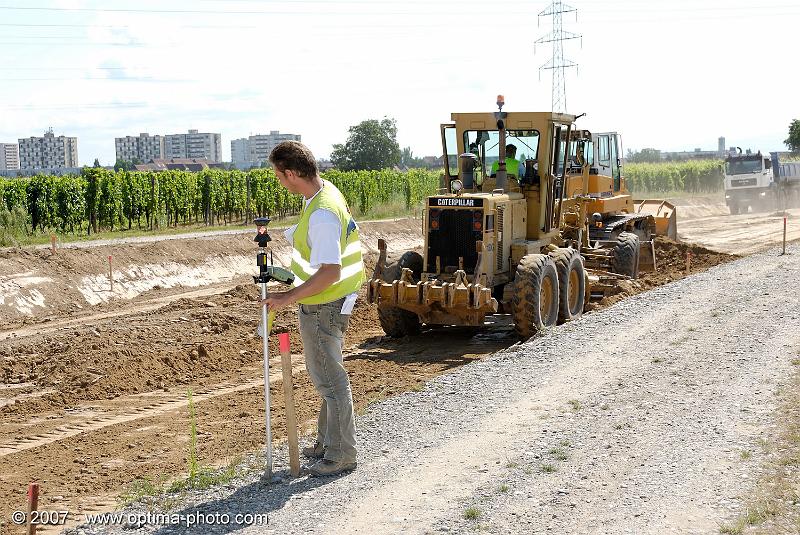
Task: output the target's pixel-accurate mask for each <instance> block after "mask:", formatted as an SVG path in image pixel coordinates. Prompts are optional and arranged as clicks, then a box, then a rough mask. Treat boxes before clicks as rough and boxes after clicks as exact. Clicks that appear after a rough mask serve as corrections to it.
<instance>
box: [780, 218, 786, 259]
mask: <svg viewBox="0 0 800 535" xmlns="http://www.w3.org/2000/svg"><path fill="white" fill-rule="evenodd" d="M781 254H782V255H784V254H786V216H783V252H782V253H781Z"/></svg>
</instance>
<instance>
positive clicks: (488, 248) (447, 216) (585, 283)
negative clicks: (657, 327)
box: [368, 96, 656, 338]
mask: <svg viewBox="0 0 800 535" xmlns="http://www.w3.org/2000/svg"><path fill="white" fill-rule="evenodd" d="M503 105H504V99H503V98H502V96H498V100H497V106H498V111H496V112H494V113H453V114H452V115H451V119H452V122H450V123H446V124H442V125H441V138H442V144H443V148H444V154H445V162H444V164H445V168H444V173H443V175H442V180H441V183H440V189H439V192H438V193H437V194H436V195H434V196H431V197H428V198H427V201H426V207H425V210H424V217H423V229H422V230H423V236H424V248H423V252H422V254H419V253H417V252H416V251H407V252H404V253H402V254H392V255H389V254H388V252H387V246H386V243H385V242H384V241H383V240H379V243H378V249H379V252H380V254H379V258H378V262H377V264H376V267H375V272H374V274H373V276H372V278H371V279H370V280H369V282H368V284H369V288H368V301H369V302H371V303H375V304H377V306H378V315H379V318H380V321H381V325H382V327H383V329H384V330H385V331H386V333H387V334H389V335H391V336H404V335H408V334H415V333H417V332H419V330H420V326H421V324H423V323H424V324H428V325H468V326H481V325H483V324H484V321H485V318H486V316H487V315H492V314H497V313H501V314H511V315H512V318H513V321H514V326H515V330H516V331H517V333H518V334H519V335H520V336H521V337H523V338H528V337H530V336H532V335H534V334H536V333H537V332H539V331H541V330H543V329H545V328H547V327H550V326H553V325H555V324H557V323H562V322H566V321H570V320H573V319H576V318H578V317H580V316H581V314H582V313H583V311H584V309H585V307H586V305H587V303H588V302H589V301H590V300H592V299H596V298H599V297H601V296H603V295H607V294H609V293H611V292H613V291H614V288H615V285H616V284H618V283H619V281H620V280H622V279H627V278H633V277H636V275H637V274H638V272H639V270H640V261H639V259H640V254H641V253H640V252H641V249H642V247H643V246H642V243H646V242H649V243H650V244H651V245H650V249H651V250H652V234H653V233H654V232H655V229H656V223H655V220H654V217H653V216H652V215H649V214H639V215H637V216H636V217H625V216H624V215H622V214H624V213H625V212H623V211H622V209H620V210H619V211H618V213H617V212H615V210H612V208H615V209H616V204H611V203H608V204H607V205H605V207H603V206H600V205H598V204H597V201H598V199H601V200H603V201H606V200H608V199H609V198H613V197H615V196H616V195H614V193H615V192H616V193H617V194H619V193H620V192H624V191H626V190H624V189H622V184H620V187H618V188H616V190H615V188H614V187H613V185H612V187H611V189H610V191H611V195H608V194H606V193H605V190H602V189H599V187H600V186H602V187H605V184H606V182H604V181H603V182H601V181H600V177H601V175H599V174H598V173H594V174H593V171H592V169H593V164H594V162H595V161H597V162H599V161H600V158H599V156H600V155H599V154H598V152H597V151H598V148H599V143H598V139H597V138H595V139H594V140H593V137H592V134H591V133H590V132H589V131H587V130H581V129H577V128H576V127H575V121H576V119H577V118H578V117H576V116H574V115H569V114H564V113H551V112H504V111H503ZM512 145H513V147H511V146H512ZM507 149H508V150H507ZM509 154H512V155H514V156H518V159H517V158H516V157H508V155H509ZM501 155H503V157H501ZM593 160H594V161H593ZM593 176H594V177H595V178H593ZM606 178H608V177H606ZM614 179H615V177H613V176H612V177H610V180H611V181H612V182H613V181H614ZM593 181H594V183H593ZM593 185H594V188H595V189H594V190H593V189H592V187H593ZM598 206H600V209H601V210H603V209H606V208H607V209H608V210H607V211H606V212H602V211H600V212H598V211H596V209H597V208H598ZM623 208H624V207H623ZM592 210H595V211H592ZM652 265H653V267H655V259H654V256H653V262H652Z"/></svg>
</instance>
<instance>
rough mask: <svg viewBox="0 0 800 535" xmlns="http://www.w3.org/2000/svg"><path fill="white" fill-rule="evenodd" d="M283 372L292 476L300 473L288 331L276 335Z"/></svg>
mask: <svg viewBox="0 0 800 535" xmlns="http://www.w3.org/2000/svg"><path fill="white" fill-rule="evenodd" d="M278 340H279V342H280V349H281V371H282V372H283V400H284V405H285V406H286V436H287V437H288V439H289V469H290V470H291V472H292V476H294V477H297V476H299V475H300V447H299V445H298V440H297V416H296V415H295V411H294V383H293V381H292V354H291V353H290V351H289V347H290V344H289V333H281V334H279V335H278Z"/></svg>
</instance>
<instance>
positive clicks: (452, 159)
mask: <svg viewBox="0 0 800 535" xmlns="http://www.w3.org/2000/svg"><path fill="white" fill-rule="evenodd" d="M442 137H443V140H444V151H445V156H446V157H447V174H448V175H450V176H451V177H455V176H458V136H457V135H456V127H455V126H445V127H443V129H442Z"/></svg>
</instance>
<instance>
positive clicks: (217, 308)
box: [0, 220, 734, 533]
mask: <svg viewBox="0 0 800 535" xmlns="http://www.w3.org/2000/svg"><path fill="white" fill-rule="evenodd" d="M418 225H419V221H413V220H410V221H406V222H402V221H401V222H389V223H386V224H383V225H381V224H376V226H375V227H374V228H372V229H370V228H368V227H369V225H365V227H367V228H365V230H364V234H367V235H369V236H370V239H374V238H375V237H383V238H385V239H387V240H388V242H389V247H390V248H391V249H393V250H398V249H401V248H409V247H408V246H409V245H411V246H415V245H416V246H418V245H419V243H418V242H416V243H415V242H414V240H415V239H418V238H417V236H418V235H419V233H418ZM250 239H251V238H250V236H249V235H247V236H240V237H236V238H235V239H234V238H232V237H230V236H225V237H219V238H209V239H205V240H202V241H200V240H197V241H193V240H191V239H187V240H181V241H177V240H176V241H171V242H167V243H161V242H158V243H149V244H146V245H143V246H139V247H137V246H135V245H126V246H124V247H118V248H115V249H114V253H113V254H114V255H115V259H117V260H119V262H120V265H124V264H126V263H128V264H134V263H137V262H138V263H139V264H151V265H156V264H158V263H159V262H162V261H163V260H164V259H165V258H167V257H170V258H175V257H176V255H179V254H181V255H183V256H181V262H185V263H186V265H190V266H209V265H214V266H220V265H231V264H230V263H226V262H227V260H225V259H226V258H228V259H229V258H232V257H238V256H242V257H244V256H247V255H250V256H248V259H249V261H252V253H253V246H252V243H251V242H250ZM375 241H376V240H375ZM365 242H366V243H365V245H369V243H370V242H369V241H367V240H366V239H365ZM372 243H373V244H374V241H372ZM276 247H277V250H278V251H280V244H279V243H278V244H276ZM120 250H122V251H124V252H120ZM373 250H374V249H373ZM108 251H109V249H105V248H104V249H90V250H88V249H87V250H75V251H70V252H69V253H67V252H62V251H59V254H58V255H56V257H50V256H49V252H47V251H41V250H39V251H27V250H26V251H22V252H19V251H16V252H5V253H3V257H2V259H1V260H2V262H0V273H21V272H25V271H30V270H31V265H35V266H36V267H37V269H38V270H39V272H38V273H36V274H35V276H39V277H50V278H52V279H53V280H57V281H58V283H59V286H58V287H55V288H49V289H46V290H44V291H45V292H47V295H45V296H44V297H45V302H46V305H45V306H42V307H38V308H37V307H34V314H33V315H29V316H26V315H25V314H22V313H19V314H16V315H13V314H10V315H8V316H6V317H5V318H4V320H5V322H6V326H7V327H9V326H13V328H11V329H8V328H7V329H6V330H5V331H0V357H1V358H2V360H1V361H0V378H1V379H2V384H0V519H3V520H0V532H9V533H13V532H14V531H13V529H12V527H11V526H10V525H8V524H2V522H3V521H5V519H8V518H9V514H10V513H11V511H13V510H16V509H20V508H22V507H23V505H24V503H25V490H26V486H27V484H28V482H30V481H34V480H36V481H39V482H40V484H41V498H40V509H60V510H64V509H69V510H71V511H72V512H73V513H74V514H77V513H78V512H80V511H83V512H87V511H97V510H105V509H109V508H111V507H113V506H114V498H115V496H117V495H118V494H119V493H120V492H121V491H122V490H123V489H124V488H126V486H127V485H129V484H130V483H131V482H132V481H134V480H135V479H137V478H143V477H150V478H157V477H159V476H166V477H175V476H178V475H180V474H181V473H183V472H185V470H186V457H187V451H188V442H189V417H188V403H187V392H188V391H189V390H191V391H192V393H193V396H194V400H195V403H196V412H197V428H198V431H199V439H198V449H199V451H198V454H199V460H200V462H201V463H202V464H216V465H218V464H222V463H226V462H228V461H230V460H232V459H233V458H235V457H236V456H237V455H240V454H243V453H245V452H250V451H254V450H257V449H259V448H261V447H262V446H263V441H264V438H263V437H264V430H263V425H264V424H263V422H264V400H263V369H262V354H261V339H260V338H259V337H258V336H257V335H256V328H257V322H258V318H259V317H260V314H259V307H258V294H257V287H256V286H255V285H254V284H252V282H248V281H247V279H246V278H245V277H244V276H238V277H230V278H229V279H227V280H226V279H224V278H219V279H218V280H215V281H212V282H211V283H210V284H209V285H206V286H204V287H202V288H201V289H200V290H198V289H197V288H196V287H193V286H192V285H186V284H176V285H175V286H174V287H172V288H168V287H163V286H162V287H160V288H151V289H150V290H144V291H142V292H139V293H138V294H137V295H136V296H135V297H134V298H131V299H118V298H117V299H108V302H103V303H100V304H98V305H95V306H93V307H89V306H86V302H85V301H84V304H83V305H81V308H76V307H75V304H76V303H77V304H80V303H79V301H80V295H81V294H80V291H79V290H76V288H77V287H78V286H80V284H81V281H82V280H83V279H84V278H86V277H87V276H89V275H92V274H97V273H102V272H103V267H104V266H103V262H104V261H106V262H107V260H106V257H107V254H109V253H108ZM687 251H690V252H691V253H692V265H691V272H697V271H702V270H705V269H707V268H708V267H710V266H713V265H717V264H719V263H722V262H726V261H729V260H731V259H732V258H734V256H731V255H727V254H721V253H716V252H713V251H711V250H709V249H705V248H702V247H697V246H691V245H686V244H682V243H679V242H672V241H667V240H659V241H658V245H657V262H658V265H659V267H660V271H659V272H658V273H657V274H645V275H644V276H642V277H641V278H640V279H638V280H636V281H630V283H629V284H628V285H627V286H626V287H625V288H624V291H623V293H622V294H620V295H618V296H613V297H610V298H606V299H605V300H604V301H603V302H601V303H599V304H598V305H597V306H600V307H602V306H607V305H609V304H611V303H613V302H615V301H616V300H619V299H621V298H624V297H625V296H627V295H632V294H635V293H638V292H641V291H644V290H646V289H648V288H651V287H653V286H657V285H660V284H664V283H667V282H670V281H672V280H676V279H680V278H682V277H684V276H685V275H686V271H685V258H686V253H687ZM97 258H99V259H100V260H97ZM92 259H94V260H92ZM214 259H217V260H214ZM374 259H375V255H374V254H370V255H368V257H367V264H368V268H369V269H370V270H371V266H372V264H373V263H374V261H375V260H374ZM3 270H6V271H3ZM179 271H180V270H176V273H177V272H179ZM59 274H60V275H61V278H59ZM184 275H185V273H184ZM133 279H134V277H128V279H127V280H129V281H133ZM69 281H72V284H70V282H69ZM132 286H133V284H132V282H131V284H129V287H132ZM123 288H124V286H123ZM198 293H199V295H198ZM187 295H188V296H189V297H186V296H187ZM4 310H9V308H6V309H4ZM21 318H27V319H26V320H25V322H23V321H21ZM275 327H276V328H278V329H286V330H288V331H289V332H290V333H291V340H292V347H291V351H292V354H293V374H294V384H295V404H296V407H297V412H298V422H299V423H300V427H301V431H302V432H303V433H309V432H311V431H312V430H313V429H314V426H315V421H316V413H317V407H318V402H319V399H318V396H317V395H316V393H315V391H314V389H313V386H312V385H311V383H310V381H309V378H308V375H307V373H306V372H305V369H304V367H303V362H302V357H301V354H302V344H301V342H300V338H299V335H298V333H297V317H296V313H295V312H288V311H284V312H281V313H279V314H278V316H277V318H276V325H275ZM516 342H517V338H516V337H515V336H514V334H513V330H512V328H511V326H510V324H509V321H508V318H507V317H502V316H501V317H498V318H496V320H495V323H493V324H491V325H488V326H487V327H486V329H484V330H483V331H481V332H480V333H478V334H475V333H474V332H473V331H471V330H468V329H459V328H440V329H435V330H426V331H424V332H423V333H422V334H421V335H420V336H417V337H413V338H403V339H389V338H388V337H385V336H384V335H383V332H382V330H381V328H380V325H379V322H378V319H377V314H376V311H375V308H374V307H372V306H369V305H367V304H366V303H365V302H364V291H363V290H362V293H361V295H360V297H359V300H358V303H357V306H356V309H355V311H354V313H353V316H352V318H351V322H350V326H349V328H348V331H347V337H346V341H345V358H346V367H347V369H348V372H349V373H350V377H351V382H352V387H353V397H354V401H355V404H356V407H357V410H362V409H363V408H364V407H366V406H367V405H369V404H370V403H372V402H374V401H377V400H380V399H383V398H385V397H387V396H391V395H393V394H396V393H399V392H402V391H407V390H409V389H415V388H419V387H420V385H421V383H423V382H424V381H426V380H427V379H430V378H431V377H434V376H436V375H439V374H441V373H445V372H446V371H448V370H450V369H452V368H455V367H458V366H462V365H464V364H467V363H469V362H471V361H473V360H476V359H480V358H482V357H485V356H486V355H489V354H492V353H494V352H496V351H497V350H499V349H502V348H505V347H508V346H510V345H512V344H514V343H516ZM270 355H271V357H273V359H272V361H271V379H270V383H271V393H272V403H271V405H272V406H271V414H272V415H273V419H272V433H273V437H274V438H275V439H276V440H282V439H284V435H285V430H284V421H283V415H284V412H285V411H284V399H283V393H282V385H281V382H280V364H279V359H278V358H277V355H278V348H277V343H276V341H275V340H271V341H270Z"/></svg>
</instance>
